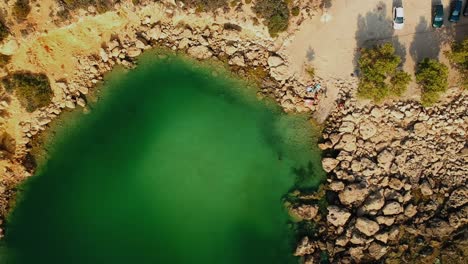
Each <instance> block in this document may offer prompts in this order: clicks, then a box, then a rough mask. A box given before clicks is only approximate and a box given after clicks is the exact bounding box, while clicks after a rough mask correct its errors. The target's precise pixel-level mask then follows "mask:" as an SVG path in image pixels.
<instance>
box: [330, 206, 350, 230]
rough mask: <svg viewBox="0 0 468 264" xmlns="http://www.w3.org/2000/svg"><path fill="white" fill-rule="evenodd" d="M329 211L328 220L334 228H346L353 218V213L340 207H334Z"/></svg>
mask: <svg viewBox="0 0 468 264" xmlns="http://www.w3.org/2000/svg"><path fill="white" fill-rule="evenodd" d="M327 209H328V215H327V220H328V222H329V223H331V224H332V225H334V226H344V225H345V224H346V222H347V221H348V219H349V217H350V216H351V213H350V212H349V211H348V210H346V209H342V208H339V207H338V206H334V205H332V206H329V207H328V208H327Z"/></svg>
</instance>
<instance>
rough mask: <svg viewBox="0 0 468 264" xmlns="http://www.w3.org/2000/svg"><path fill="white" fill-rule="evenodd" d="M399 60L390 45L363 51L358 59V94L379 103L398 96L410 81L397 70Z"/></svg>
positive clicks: (404, 74) (408, 77)
mask: <svg viewBox="0 0 468 264" xmlns="http://www.w3.org/2000/svg"><path fill="white" fill-rule="evenodd" d="M400 63H401V58H400V57H399V56H397V55H395V48H394V47H393V45H392V44H391V43H385V44H383V45H379V46H375V47H373V48H370V49H363V50H362V51H361V57H360V58H359V67H360V69H361V79H360V81H359V87H358V94H359V96H361V97H364V98H369V99H372V100H374V101H376V102H379V101H381V100H383V99H385V98H387V97H390V96H400V95H401V94H403V92H404V91H406V88H407V86H408V84H409V82H410V81H411V77H410V75H409V74H408V73H406V72H404V71H402V70H397V68H398V65H400Z"/></svg>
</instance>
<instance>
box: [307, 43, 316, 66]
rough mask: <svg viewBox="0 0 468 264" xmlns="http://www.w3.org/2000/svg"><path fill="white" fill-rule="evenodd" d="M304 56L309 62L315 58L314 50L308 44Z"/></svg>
mask: <svg viewBox="0 0 468 264" xmlns="http://www.w3.org/2000/svg"><path fill="white" fill-rule="evenodd" d="M306 58H307V61H308V62H311V61H313V60H314V59H315V51H314V50H313V49H312V48H311V47H310V46H309V48H308V49H307V52H306Z"/></svg>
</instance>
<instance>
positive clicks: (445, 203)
mask: <svg viewBox="0 0 468 264" xmlns="http://www.w3.org/2000/svg"><path fill="white" fill-rule="evenodd" d="M338 104H339V105H341V106H340V107H338V108H337V110H336V112H334V113H333V114H332V115H331V116H330V117H329V120H328V122H327V125H326V127H325V129H324V132H323V141H322V142H320V145H319V146H320V148H321V149H323V150H324V151H325V157H324V158H323V159H322V166H323V169H324V170H325V171H326V172H327V173H328V179H327V184H326V185H325V189H326V190H328V191H327V192H328V194H327V196H326V197H327V198H328V199H327V201H328V203H329V206H328V207H327V209H328V214H327V215H326V218H320V219H318V220H317V219H315V220H316V224H317V231H316V233H314V234H311V235H313V236H314V237H316V238H318V240H319V241H316V242H315V243H316V245H315V251H314V253H312V254H310V255H308V256H307V255H306V256H304V259H309V260H310V259H314V260H315V261H317V262H318V260H319V255H320V252H325V253H326V254H327V255H328V256H329V257H330V260H331V262H332V263H353V262H355V263H360V262H366V263H367V262H369V263H371V262H372V263H373V262H377V261H382V260H383V259H388V258H392V257H394V256H399V257H396V259H395V261H397V262H398V263H402V262H405V263H406V262H411V261H410V260H411V258H412V257H413V256H414V254H415V253H416V252H419V253H418V254H426V255H427V254H430V253H427V252H435V253H437V252H439V253H440V252H442V251H441V250H440V249H442V248H443V247H444V246H445V245H451V244H450V243H452V241H451V239H453V238H456V237H457V236H458V237H460V236H461V237H463V234H465V235H466V233H467V228H466V227H467V223H468V220H467V219H468V188H467V187H466V186H468V185H467V176H468V166H467V164H468V159H467V157H468V155H467V153H468V149H467V147H466V137H467V134H466V131H468V122H467V121H468V111H467V107H466V106H467V105H468V96H467V93H466V92H462V93H459V94H458V95H456V96H454V97H453V98H452V99H451V100H450V101H449V102H448V103H446V104H444V105H439V106H435V107H431V108H424V107H422V106H421V105H419V104H418V103H414V102H396V103H393V104H384V105H381V106H375V105H369V104H368V105H366V104H356V101H355V99H353V98H352V97H350V96H349V93H345V92H343V93H342V94H341V99H339V101H338ZM415 240H416V241H419V242H417V243H410V241H415ZM309 242H310V241H309ZM320 245H322V247H320ZM324 245H325V246H324ZM435 247H438V248H439V251H438V250H436V249H435ZM390 253H391V254H390ZM435 253H434V254H435ZM439 253H438V254H439ZM440 254H442V253H440Z"/></svg>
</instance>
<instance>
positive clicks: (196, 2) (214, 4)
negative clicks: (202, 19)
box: [182, 0, 227, 12]
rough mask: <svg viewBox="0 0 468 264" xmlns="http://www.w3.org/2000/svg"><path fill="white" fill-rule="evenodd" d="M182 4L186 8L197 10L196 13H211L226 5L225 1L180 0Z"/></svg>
mask: <svg viewBox="0 0 468 264" xmlns="http://www.w3.org/2000/svg"><path fill="white" fill-rule="evenodd" d="M182 2H184V4H185V5H187V6H188V7H195V8H197V12H202V11H213V10H216V9H218V8H222V7H225V6H226V4H227V1H226V0H182Z"/></svg>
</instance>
